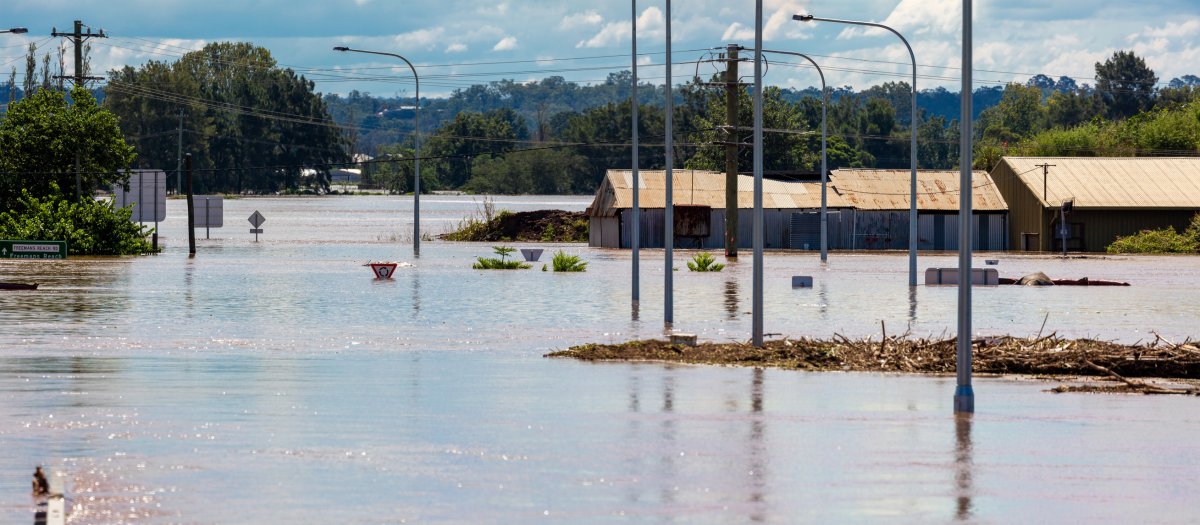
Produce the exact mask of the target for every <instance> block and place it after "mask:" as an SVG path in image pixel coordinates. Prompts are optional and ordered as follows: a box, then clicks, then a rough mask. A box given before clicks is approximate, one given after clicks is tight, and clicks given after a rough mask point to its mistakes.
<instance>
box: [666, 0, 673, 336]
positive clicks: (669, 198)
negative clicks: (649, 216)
mask: <svg viewBox="0 0 1200 525" xmlns="http://www.w3.org/2000/svg"><path fill="white" fill-rule="evenodd" d="M666 2H667V5H666V8H667V9H666V17H667V89H666V100H665V101H664V102H665V103H664V112H665V113H666V126H665V127H666V131H667V140H666V147H667V151H666V154H667V160H666V173H665V177H664V178H665V179H666V204H665V205H664V206H663V247H664V248H665V249H664V250H663V251H664V252H665V261H664V262H665V266H664V267H663V322H664V323H665V324H666V325H667V326H670V325H671V323H674V322H675V304H674V302H675V301H674V298H675V297H674V296H675V286H674V284H675V275H674V274H673V272H674V271H675V270H674V269H673V267H672V265H673V263H674V261H673V260H672V259H673V257H674V248H675V224H674V222H675V195H674V192H675V180H674V177H675V174H674V172H673V168H674V164H675V141H674V135H675V134H674V133H673V131H674V130H675V127H674V123H673V122H674V119H673V118H672V117H673V116H674V115H673V114H674V113H675V99H674V97H675V95H674V94H673V92H672V89H671V0H666Z"/></svg>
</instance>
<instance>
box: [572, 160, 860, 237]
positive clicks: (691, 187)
mask: <svg viewBox="0 0 1200 525" xmlns="http://www.w3.org/2000/svg"><path fill="white" fill-rule="evenodd" d="M672 174H673V192H672V200H673V203H674V205H675V214H674V215H675V221H674V222H675V224H674V231H675V243H674V246H676V247H680V248H700V249H723V248H724V247H725V239H724V231H725V174H724V173H721V172H715V171H702V170H673V172H672ZM638 176H639V181H638V188H639V195H638V205H639V206H640V207H641V211H642V213H641V233H640V235H641V237H640V246H641V247H643V248H662V247H663V246H664V243H663V218H664V217H665V214H664V213H663V209H664V205H665V203H666V193H665V191H666V172H665V171H664V170H639V171H638ZM753 192H754V178H753V177H750V176H748V175H738V214H739V215H738V246H739V248H750V247H751V241H752V238H751V235H752V232H753V225H752V223H751V221H752V215H753V206H754V193H753ZM827 198H828V203H827V206H828V208H829V209H830V212H831V213H830V214H829V219H828V220H829V223H828V224H829V231H830V234H829V238H830V246H831V247H834V246H835V245H836V243H835V242H834V239H835V237H836V236H837V235H838V233H837V232H840V231H841V230H842V229H843V226H844V225H848V224H849V221H848V216H845V215H843V214H839V213H838V211H840V210H844V209H846V208H847V205H846V203H845V202H844V201H843V200H842V199H841V198H839V197H838V195H837V194H835V193H834V192H833V191H832V189H830V190H829V192H828V195H827ZM820 207H821V185H820V183H818V182H786V181H778V180H763V216H764V217H763V219H764V220H763V223H764V226H765V229H764V241H765V242H764V245H765V247H766V248H795V249H810V250H816V249H819V248H820V246H819V245H818V244H817V243H818V242H819V240H817V237H815V235H817V233H818V232H819V229H818V230H814V229H813V225H814V224H815V225H816V226H817V228H819V213H818V212H819V210H820ZM632 209H633V172H632V171H631V170H609V171H608V173H607V174H606V175H605V177H604V180H603V181H602V182H601V184H600V187H599V188H598V189H597V190H596V196H595V199H594V200H593V201H592V205H591V206H590V207H589V208H588V215H589V216H590V223H591V231H590V238H589V243H588V244H589V245H591V246H599V247H608V248H629V247H631V239H632V237H631V234H632V232H631V231H630V230H631V227H632V225H631V222H632V221H631V218H630V213H631V211H632ZM848 233H849V232H848V230H846V238H847V239H848V238H849V237H848Z"/></svg>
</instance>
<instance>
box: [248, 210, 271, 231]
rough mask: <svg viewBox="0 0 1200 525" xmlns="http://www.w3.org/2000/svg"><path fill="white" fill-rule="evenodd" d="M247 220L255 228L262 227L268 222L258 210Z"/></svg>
mask: <svg viewBox="0 0 1200 525" xmlns="http://www.w3.org/2000/svg"><path fill="white" fill-rule="evenodd" d="M246 220H248V221H250V225H251V226H254V227H255V228H258V227H259V226H262V224H263V223H264V222H267V218H266V217H263V216H262V214H261V213H258V210H254V214H253V215H250V218H249V219H246Z"/></svg>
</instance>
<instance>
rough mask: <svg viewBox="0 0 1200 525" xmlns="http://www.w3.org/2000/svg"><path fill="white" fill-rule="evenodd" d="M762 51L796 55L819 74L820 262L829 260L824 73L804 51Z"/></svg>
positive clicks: (827, 104)
mask: <svg viewBox="0 0 1200 525" xmlns="http://www.w3.org/2000/svg"><path fill="white" fill-rule="evenodd" d="M763 52H764V53H777V54H780V55H791V56H797V57H800V58H803V59H805V60H807V61H808V62H809V63H810V64H812V65H813V67H815V68H817V74H818V75H821V95H822V98H823V100H822V102H821V262H825V261H828V260H829V220H828V218H829V214H828V208H827V207H826V195H825V186H826V184H827V183H828V177H829V170H828V169H827V168H826V166H827V164H826V153H825V139H826V133H825V121H826V119H825V116H826V111H827V110H828V108H829V91H828V90H827V89H826V88H825V73H824V72H822V71H821V66H818V65H817V62H816V61H814V60H813V59H812V58H810V57H809V56H808V55H805V54H804V53H794V52H792V51H776V50H773V49H764V50H763Z"/></svg>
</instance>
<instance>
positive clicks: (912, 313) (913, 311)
mask: <svg viewBox="0 0 1200 525" xmlns="http://www.w3.org/2000/svg"><path fill="white" fill-rule="evenodd" d="M916 322H917V287H916V286H910V287H908V326H909V327H912V325H913V324H916Z"/></svg>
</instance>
